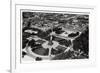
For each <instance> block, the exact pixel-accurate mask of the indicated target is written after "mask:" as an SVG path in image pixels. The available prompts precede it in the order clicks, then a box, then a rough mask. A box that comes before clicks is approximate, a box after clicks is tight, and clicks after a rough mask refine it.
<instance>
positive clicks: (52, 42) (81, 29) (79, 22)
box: [20, 10, 89, 62]
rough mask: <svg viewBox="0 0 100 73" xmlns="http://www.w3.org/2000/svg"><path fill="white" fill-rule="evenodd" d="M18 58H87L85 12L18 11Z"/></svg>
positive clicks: (87, 26)
mask: <svg viewBox="0 0 100 73" xmlns="http://www.w3.org/2000/svg"><path fill="white" fill-rule="evenodd" d="M21 21H22V23H21V24H20V25H21V26H22V27H21V34H22V35H21V48H20V49H21V60H22V61H33V62H34V61H43V60H49V61H51V60H53V61H55V60H76V59H89V15H88V14H79V13H78V14H77V13H63V12H62V13H59V12H49V11H48V12H47V11H42V12H41V11H40V12H39V11H28V10H27V11H22V12H21Z"/></svg>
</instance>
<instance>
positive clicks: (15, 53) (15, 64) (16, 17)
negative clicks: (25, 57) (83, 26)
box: [11, 4, 96, 73]
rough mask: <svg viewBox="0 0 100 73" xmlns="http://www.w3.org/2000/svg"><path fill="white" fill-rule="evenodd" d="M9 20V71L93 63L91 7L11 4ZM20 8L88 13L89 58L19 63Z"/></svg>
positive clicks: (82, 65)
mask: <svg viewBox="0 0 100 73" xmlns="http://www.w3.org/2000/svg"><path fill="white" fill-rule="evenodd" d="M12 6H13V7H12V18H11V19H12V20H11V24H12V25H11V33H12V35H11V37H12V38H11V43H12V44H11V72H13V73H14V72H16V73H20V72H25V71H27V72H29V71H38V70H45V69H48V70H51V69H66V68H70V67H84V66H85V67H87V66H93V65H95V50H96V49H95V25H94V24H95V12H94V9H93V8H84V7H83V8H82V9H81V7H80V8H73V7H63V6H62V7H57V6H56V7H55V6H54V7H53V6H40V5H27V4H26V5H23V4H22V5H21V4H12ZM20 9H31V10H33V9H34V10H50V11H51V10H52V11H55V10H56V11H57V10H58V11H73V12H87V13H89V31H90V32H89V33H90V34H89V56H90V58H89V59H85V60H66V61H52V62H51V61H46V62H44V61H43V62H34V63H31V64H30V63H28V64H20V43H19V42H20Z"/></svg>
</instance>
